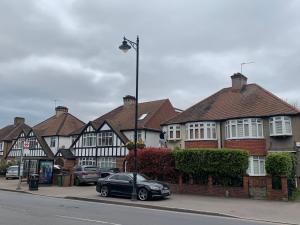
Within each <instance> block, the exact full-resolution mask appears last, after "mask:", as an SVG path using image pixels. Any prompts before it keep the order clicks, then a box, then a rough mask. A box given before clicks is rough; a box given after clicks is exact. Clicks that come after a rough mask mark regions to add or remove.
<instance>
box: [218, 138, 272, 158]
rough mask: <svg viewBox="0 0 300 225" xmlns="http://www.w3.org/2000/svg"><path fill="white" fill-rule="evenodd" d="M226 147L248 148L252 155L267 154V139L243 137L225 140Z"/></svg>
mask: <svg viewBox="0 0 300 225" xmlns="http://www.w3.org/2000/svg"><path fill="white" fill-rule="evenodd" d="M224 147H225V148H239V149H245V150H248V151H249V153H250V155H257V156H259V155H261V156H263V155H266V154H267V150H266V140H265V139H242V140H225V142H224Z"/></svg>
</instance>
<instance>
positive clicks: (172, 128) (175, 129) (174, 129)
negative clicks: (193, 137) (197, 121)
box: [168, 125, 181, 140]
mask: <svg viewBox="0 0 300 225" xmlns="http://www.w3.org/2000/svg"><path fill="white" fill-rule="evenodd" d="M180 138H181V132H180V125H169V126H168V140H179V139H180Z"/></svg>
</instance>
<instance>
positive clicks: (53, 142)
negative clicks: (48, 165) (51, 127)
mask: <svg viewBox="0 0 300 225" xmlns="http://www.w3.org/2000/svg"><path fill="white" fill-rule="evenodd" d="M50 147H51V148H55V147H56V137H51V138H50Z"/></svg>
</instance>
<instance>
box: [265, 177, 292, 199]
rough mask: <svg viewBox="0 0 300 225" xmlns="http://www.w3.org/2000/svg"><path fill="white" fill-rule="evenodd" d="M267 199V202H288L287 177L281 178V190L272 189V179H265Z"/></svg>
mask: <svg viewBox="0 0 300 225" xmlns="http://www.w3.org/2000/svg"><path fill="white" fill-rule="evenodd" d="M267 198H268V199H269V200H284V201H287V200H288V184H287V177H281V190H274V189H273V188H272V177H271V176H268V177H267Z"/></svg>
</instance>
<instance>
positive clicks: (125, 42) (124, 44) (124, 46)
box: [119, 36, 139, 201]
mask: <svg viewBox="0 0 300 225" xmlns="http://www.w3.org/2000/svg"><path fill="white" fill-rule="evenodd" d="M128 43H129V44H128ZM131 47H132V48H133V49H134V50H135V51H136V79H135V118H134V171H133V183H132V194H131V200H133V201H135V200H137V192H136V191H137V188H136V175H137V124H138V96H139V95H138V94H139V36H137V37H136V42H133V41H130V40H128V39H127V38H126V37H124V39H123V42H122V45H120V47H119V49H121V50H122V51H123V52H125V53H126V52H127V51H128V50H129V49H131Z"/></svg>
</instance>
